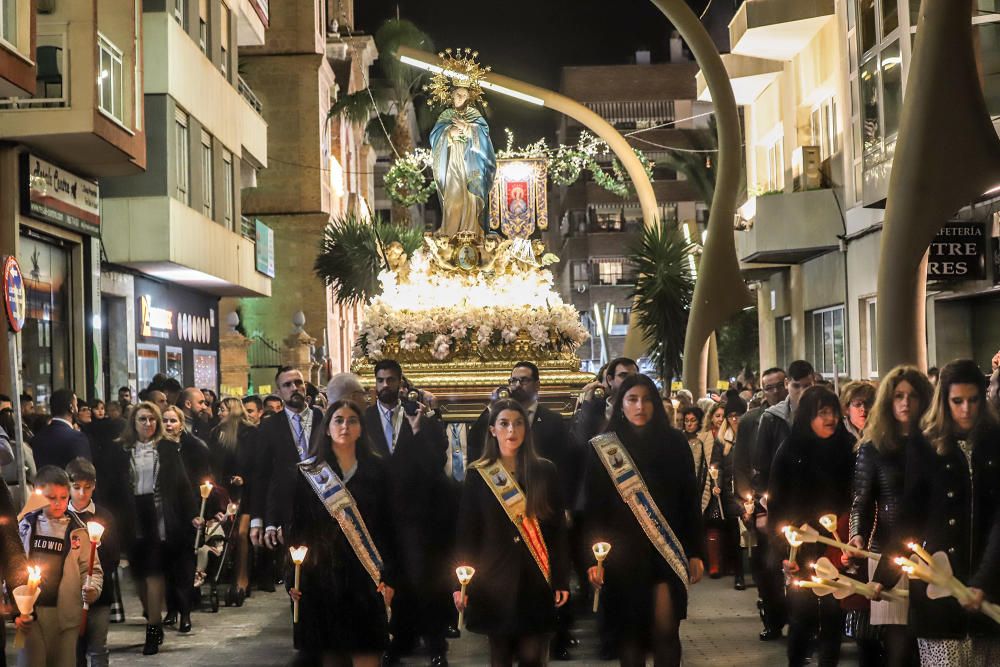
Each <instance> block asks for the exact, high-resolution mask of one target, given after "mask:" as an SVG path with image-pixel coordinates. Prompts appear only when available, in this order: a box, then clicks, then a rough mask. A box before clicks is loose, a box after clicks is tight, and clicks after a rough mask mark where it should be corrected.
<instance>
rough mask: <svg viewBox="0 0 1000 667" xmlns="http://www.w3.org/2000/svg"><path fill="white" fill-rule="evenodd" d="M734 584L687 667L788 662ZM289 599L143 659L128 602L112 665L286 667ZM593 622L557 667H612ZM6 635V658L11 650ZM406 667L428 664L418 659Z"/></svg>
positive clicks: (171, 638)
mask: <svg viewBox="0 0 1000 667" xmlns="http://www.w3.org/2000/svg"><path fill="white" fill-rule="evenodd" d="M731 584H732V580H731V579H722V580H717V581H712V580H705V582H703V583H701V584H698V585H697V586H695V587H694V588H693V589H692V591H693V600H692V605H691V614H690V618H689V619H688V621H687V622H685V623H684V625H683V626H682V629H683V630H682V631H683V637H684V664H685V666H686V667H708V666H716V665H723V666H729V665H740V667H750V666H760V667H771V666H774V665H782V664H784V648H785V645H784V642H770V643H762V642H760V641H758V640H757V632H758V630H759V625H758V621H757V616H756V612H755V611H754V590H753V589H749V590H747V591H744V592H737V591H734V590H733V589H732V585H731ZM286 600H287V598H286V597H285V596H284V593H281V592H278V593H270V594H260V593H258V594H255V595H254V596H253V597H252V598H251V599H249V600H247V602H246V604H245V606H244V608H243V609H239V610H237V609H226V608H222V609H221V610H220V612H219V613H218V614H208V613H196V614H195V615H194V617H193V622H194V630H193V632H192V633H191V634H190V635H187V636H181V635H178V634H177V633H176V631H174V630H170V629H168V630H167V637H166V641H165V642H164V644H163V647H162V649H161V652H160V654H159V655H157V656H153V657H148V658H144V657H143V656H142V655H141V647H142V642H143V637H144V630H145V626H144V625H143V624H142V618H141V617H139V605H138V602H137V600H136V599H135V598H134V597H128V598H126V607H127V611H128V614H129V622H128V623H126V624H124V625H114V626H112V630H111V637H110V644H111V650H112V654H111V664H112V665H121V666H124V665H141V666H142V667H160V666H163V667H180V666H181V665H198V666H199V667H213V666H220V667H221V666H222V665H242V666H244V667H253V666H258V665H260V666H264V665H269V666H270V665H273V666H279V665H287V664H289V658H290V654H289V648H290V646H291V633H290V630H289V623H288V609H287V606H286V603H285V601H286ZM592 630H593V621H592V620H591V619H590V618H584V619H581V621H580V622H578V623H577V630H576V634H577V636H578V637H579V638H580V640H581V645H580V646H578V647H576V648H575V650H574V658H575V659H574V660H573V661H570V662H566V663H558V662H556V663H553V664H554V665H556V666H558V665H560V664H564V665H567V666H570V665H594V666H597V665H611V664H615V663H608V662H601V661H600V660H597V659H596V658H594V657H593V656H595V655H596V645H595V640H594V637H593V631H592ZM12 643H13V642H12V635H9V636H8V644H7V646H8V655H9V656H11V657H12V654H11V653H10V647H11V645H12ZM484 656H485V642H484V641H483V640H482V638H480V637H477V636H474V635H473V636H469V637H464V638H462V639H461V640H458V641H456V642H452V648H451V654H450V659H451V664H452V665H454V666H455V667H470V666H472V665H484V664H486V659H485V657H484ZM853 656H854V651H853V646H852V645H851V644H850V643H849V642H845V643H844V660H843V661H842V663H841V664H843V665H854V664H856V662H855V661H854V660H853ZM406 664H409V665H423V664H426V663H425V662H424V660H423V659H422V658H420V657H416V658H412V659H410V660H409V661H407V663H406Z"/></svg>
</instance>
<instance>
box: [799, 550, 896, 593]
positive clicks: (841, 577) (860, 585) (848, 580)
mask: <svg viewBox="0 0 1000 667" xmlns="http://www.w3.org/2000/svg"><path fill="white" fill-rule="evenodd" d="M813 569H814V570H815V571H816V574H817V575H818V576H819V577H820V578H822V579H824V580H828V581H832V582H834V583H835V584H836V585H837V586H842V587H844V588H846V589H848V592H849V594H853V593H857V594H858V595H861V596H862V597H865V598H867V599H869V600H873V599H875V596H876V593H875V585H874V584H871V583H865V582H863V581H858V580H857V579H854V578H853V577H849V576H847V575H846V574H844V573H842V572H840V571H839V570H837V567H836V566H835V565H834V564H833V563H832V562H831V561H830V559H829V558H827V557H825V556H824V557H823V558H820V559H819V560H818V561H816V562H815V563H814V564H813ZM845 597H846V596H845ZM881 598H882V599H883V600H886V601H887V602H898V601H900V600H902V599H903V595H902V594H901V593H898V592H890V591H882V593H881Z"/></svg>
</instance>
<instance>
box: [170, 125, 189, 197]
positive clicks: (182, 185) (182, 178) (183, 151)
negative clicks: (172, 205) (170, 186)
mask: <svg viewBox="0 0 1000 667" xmlns="http://www.w3.org/2000/svg"><path fill="white" fill-rule="evenodd" d="M174 139H175V141H176V145H175V146H174V153H175V158H174V159H175V160H176V163H175V165H174V166H175V169H176V175H175V179H176V181H177V192H176V195H177V199H179V200H181V201H182V202H184V203H185V204H187V205H188V206H190V205H191V149H190V146H191V144H190V141H191V136H190V132H189V131H188V115H187V114H186V113H184V112H183V111H181V110H180V109H178V110H177V111H176V113H175V114H174Z"/></svg>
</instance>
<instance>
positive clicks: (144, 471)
mask: <svg viewBox="0 0 1000 667" xmlns="http://www.w3.org/2000/svg"><path fill="white" fill-rule="evenodd" d="M159 463H160V456H159V453H158V452H157V451H156V443H155V442H137V443H135V447H134V448H133V449H132V469H133V470H134V471H135V495H137V496H145V495H147V494H150V493H153V492H154V491H155V490H156V473H157V468H158V467H159Z"/></svg>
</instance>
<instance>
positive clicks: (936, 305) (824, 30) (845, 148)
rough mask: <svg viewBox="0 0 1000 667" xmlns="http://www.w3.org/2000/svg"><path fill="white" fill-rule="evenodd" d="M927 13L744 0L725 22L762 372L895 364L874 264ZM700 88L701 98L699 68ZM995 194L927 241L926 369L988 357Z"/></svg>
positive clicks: (995, 43) (841, 372) (742, 233)
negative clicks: (884, 357)
mask: <svg viewBox="0 0 1000 667" xmlns="http://www.w3.org/2000/svg"><path fill="white" fill-rule="evenodd" d="M918 9H919V2H918V1H917V0H808V1H801V0H790V1H787V2H784V1H782V2H774V1H768V2H763V1H761V0H746V1H745V2H744V3H743V5H742V6H741V7H740V9H739V11H738V12H737V14H736V16H735V17H734V19H733V21H732V22H731V23H730V26H729V34H730V46H731V53H730V54H728V55H726V56H724V57H723V58H724V61H725V65H726V68H727V70H728V72H729V75H730V80H731V82H732V84H733V89H734V92H735V93H736V98H737V103H738V104H739V105H740V106H741V107H742V110H743V114H744V120H745V146H746V154H745V157H746V165H747V191H748V194H749V195H750V196H749V198H748V199H747V201H746V202H745V203H744V204H743V206H742V207H741V208H740V210H739V213H738V215H737V218H736V221H735V226H736V231H735V234H736V245H737V255H738V257H739V260H740V264H741V268H742V270H743V272H744V275H745V277H746V278H747V279H748V281H750V283H751V286H752V287H755V288H756V292H757V305H758V317H759V325H760V326H759V329H760V365H761V368H766V367H769V366H773V365H779V366H784V365H786V364H787V363H788V362H789V361H791V360H793V359H798V358H804V359H807V360H809V361H810V362H812V363H813V364H814V366H815V367H816V369H817V370H818V371H820V372H822V373H823V374H824V375H825V376H827V377H833V376H834V375H838V376H841V377H855V378H858V377H862V378H868V377H871V378H875V377H878V376H879V374H880V373H884V372H886V371H887V370H888V369H882V368H879V365H878V359H877V358H876V354H875V333H876V330H875V321H876V320H875V318H876V313H877V308H878V298H877V294H876V275H877V272H876V271H875V270H874V267H876V266H877V263H878V257H879V248H880V245H879V244H880V241H881V228H882V221H883V218H884V213H885V203H886V196H887V192H888V184H889V174H890V172H891V168H892V158H893V153H894V148H895V144H896V138H897V133H898V130H899V118H900V111H901V108H902V103H903V99H904V95H905V91H906V80H907V76H908V73H909V65H910V61H911V57H912V52H913V44H914V39H915V37H916V33H917V26H916V24H917V13H918ZM979 9H980V11H979V12H978V13H977V17H976V19H975V21H974V23H975V30H976V33H977V35H976V37H977V48H978V51H979V57H980V64H981V68H980V70H981V75H982V80H983V85H984V89H985V91H986V96H987V100H988V103H989V106H990V109H991V112H992V113H993V114H994V117H996V115H997V114H998V113H1000V39H998V36H1000V24H998V20H1000V16H998V15H997V14H996V10H997V9H998V7H997V3H995V2H992V1H989V0H987V1H984V2H980V3H979ZM698 87H699V95H700V98H701V99H708V95H707V91H706V90H705V85H704V81H703V80H702V79H701V77H700V75H699V83H698ZM956 159H958V158H957V156H956ZM995 197H996V195H995V193H994V194H993V195H990V194H984V196H983V198H982V200H981V201H978V202H973V203H971V204H970V205H969V206H967V207H966V208H964V209H962V210H961V211H955V213H954V217H953V222H954V223H955V224H954V225H949V226H947V227H946V228H945V229H944V230H942V236H941V237H940V238H939V241H940V243H935V244H932V246H931V257H930V260H931V262H930V268H929V276H928V277H929V282H928V295H927V325H928V326H927V332H928V356H929V363H930V364H931V365H940V364H944V363H946V362H948V361H949V360H951V359H955V358H958V357H971V358H974V359H976V360H977V361H978V362H979V363H980V365H982V366H983V367H985V368H989V363H990V359H991V358H992V356H993V355H994V353H995V352H996V351H997V348H998V347H1000V341H998V340H997V338H996V336H995V335H994V334H993V333H992V332H993V331H995V330H996V328H997V324H1000V307H998V306H1000V303H998V301H997V297H996V295H995V290H994V285H996V284H998V283H1000V272H998V270H997V268H996V262H997V259H998V255H997V250H996V248H997V243H998V238H997V237H998V221H997V219H996V217H995V215H994V214H993V209H995V208H996V199H995ZM946 222H949V221H947V220H942V224H944V223H946ZM956 241H960V242H961V243H960V244H955V242H956ZM949 242H952V244H951V245H949ZM954 248H959V250H960V251H961V252H958V256H951V255H953V254H954V253H952V252H950V251H951V250H952V249H954ZM956 252H957V251H956Z"/></svg>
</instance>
